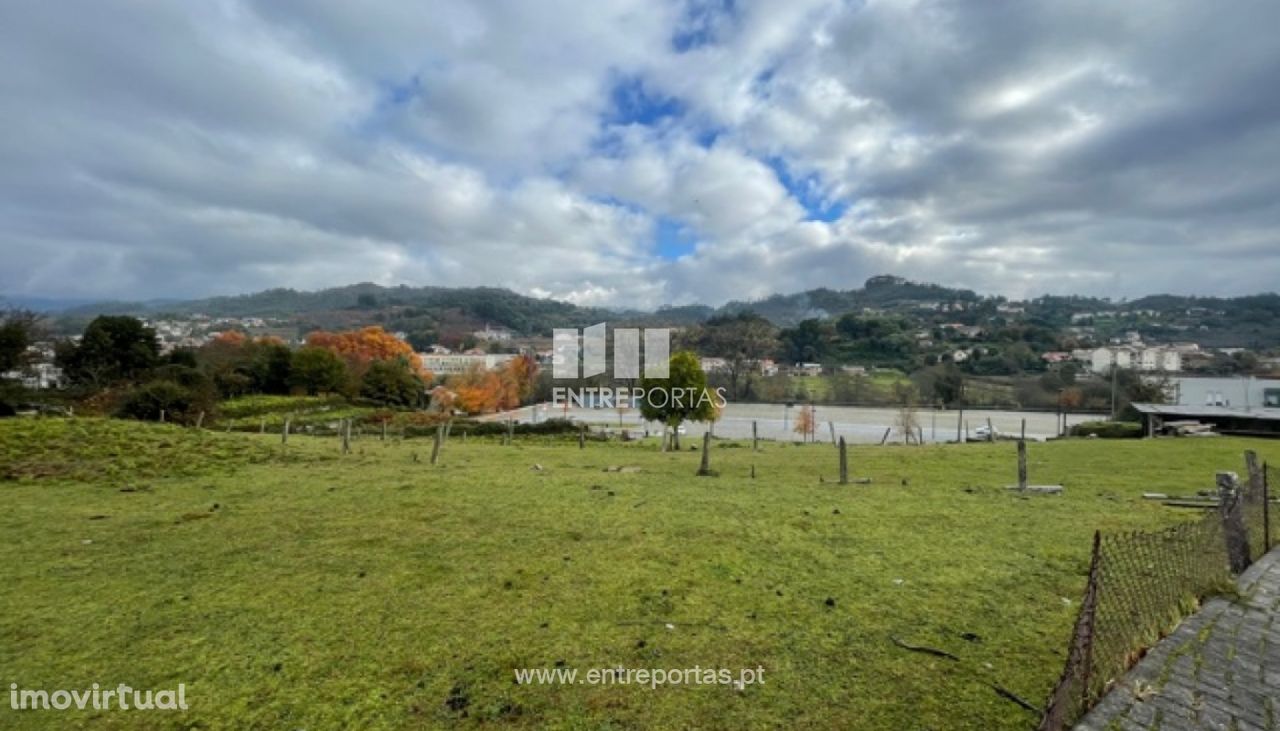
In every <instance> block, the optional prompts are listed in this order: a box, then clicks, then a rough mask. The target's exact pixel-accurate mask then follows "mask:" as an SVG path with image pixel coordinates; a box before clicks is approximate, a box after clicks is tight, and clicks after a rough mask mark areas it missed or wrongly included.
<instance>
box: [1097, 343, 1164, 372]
mask: <svg viewBox="0 0 1280 731" xmlns="http://www.w3.org/2000/svg"><path fill="white" fill-rule="evenodd" d="M1113 365H1114V366H1115V367H1116V368H1133V369H1135V370H1139V371H1146V372H1149V373H1156V372H1162V373H1177V372H1178V371H1181V370H1182V353H1180V352H1178V351H1177V350H1174V349H1173V348H1154V347H1147V348H1137V347H1131V346H1127V345H1120V346H1115V345H1113V346H1108V347H1102V348H1096V349H1095V350H1094V351H1093V353H1092V354H1091V355H1090V358H1089V370H1091V371H1093V372H1094V373H1109V372H1110V371H1111V367H1112V366H1113Z"/></svg>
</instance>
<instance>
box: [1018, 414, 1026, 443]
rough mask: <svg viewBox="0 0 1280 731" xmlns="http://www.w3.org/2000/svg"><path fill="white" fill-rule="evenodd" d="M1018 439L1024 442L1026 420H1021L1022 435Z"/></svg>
mask: <svg viewBox="0 0 1280 731" xmlns="http://www.w3.org/2000/svg"><path fill="white" fill-rule="evenodd" d="M1018 438H1019V439H1022V440H1024V441H1025V440H1026V438H1027V420H1026V419H1023V420H1022V435H1021V436H1019V437H1018Z"/></svg>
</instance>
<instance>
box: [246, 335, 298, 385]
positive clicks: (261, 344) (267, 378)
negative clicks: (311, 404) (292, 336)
mask: <svg viewBox="0 0 1280 731" xmlns="http://www.w3.org/2000/svg"><path fill="white" fill-rule="evenodd" d="M250 352H251V355H252V361H251V366H250V367H251V372H252V379H253V388H254V390H255V391H257V392H258V393H275V394H285V393H289V386H290V380H291V378H292V375H293V352H292V351H290V350H289V346H287V345H284V344H283V343H277V342H270V341H263V340H260V341H258V342H256V343H254V344H253V345H252V346H251V347H250Z"/></svg>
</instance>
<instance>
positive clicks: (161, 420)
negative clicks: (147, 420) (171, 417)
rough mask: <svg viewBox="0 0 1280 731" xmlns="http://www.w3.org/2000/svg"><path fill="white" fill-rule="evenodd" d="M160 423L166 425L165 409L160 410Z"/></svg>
mask: <svg viewBox="0 0 1280 731" xmlns="http://www.w3.org/2000/svg"><path fill="white" fill-rule="evenodd" d="M160 423H161V424H163V423H164V409H160Z"/></svg>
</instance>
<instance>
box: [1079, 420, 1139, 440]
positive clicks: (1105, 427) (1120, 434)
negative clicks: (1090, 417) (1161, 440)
mask: <svg viewBox="0 0 1280 731" xmlns="http://www.w3.org/2000/svg"><path fill="white" fill-rule="evenodd" d="M1071 436H1073V437H1098V438H1100V439H1139V438H1141V437H1142V425H1141V424H1138V423H1135V422H1132V421H1086V422H1084V423H1083V424H1076V425H1075V426H1073V427H1071Z"/></svg>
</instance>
